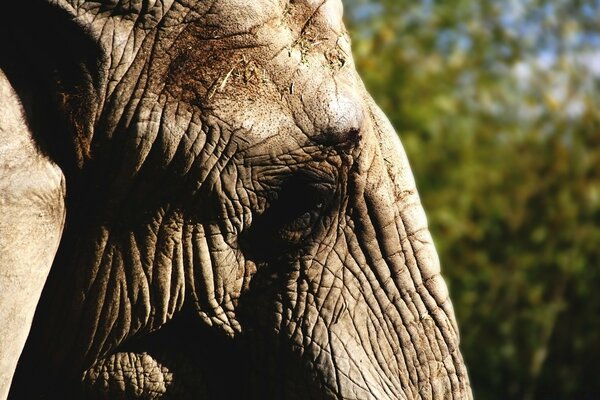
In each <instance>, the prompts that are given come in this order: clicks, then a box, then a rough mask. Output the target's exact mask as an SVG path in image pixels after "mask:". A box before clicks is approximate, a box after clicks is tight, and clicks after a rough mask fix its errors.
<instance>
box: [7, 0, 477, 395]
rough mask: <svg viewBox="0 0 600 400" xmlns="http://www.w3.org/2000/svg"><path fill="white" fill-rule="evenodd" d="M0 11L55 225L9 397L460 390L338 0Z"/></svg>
mask: <svg viewBox="0 0 600 400" xmlns="http://www.w3.org/2000/svg"><path fill="white" fill-rule="evenodd" d="M12 7H13V8H14V10H13V11H14V13H15V14H16V15H19V14H26V15H27V18H23V19H22V20H21V19H19V18H17V19H15V21H13V22H11V21H5V22H6V25H5V27H4V28H3V29H4V33H5V35H3V37H5V38H13V40H12V41H11V43H8V42H9V41H8V40H6V39H5V40H4V41H3V42H2V45H3V48H5V49H7V51H6V52H5V56H4V58H3V59H2V60H1V61H2V63H1V64H0V68H2V70H3V71H5V72H6V74H7V76H8V80H9V81H10V82H11V84H12V85H13V87H14V90H15V92H16V93H18V95H19V96H20V98H21V101H22V103H23V108H24V110H25V113H26V115H27V118H28V124H29V126H30V127H31V131H32V132H33V135H34V137H35V140H36V142H37V143H38V144H39V146H40V148H41V149H42V151H43V152H44V154H47V156H48V157H49V158H50V159H51V160H53V162H55V163H56V164H57V165H58V166H59V167H60V168H61V170H62V172H63V173H64V176H65V180H66V197H65V200H64V202H65V205H66V209H67V217H66V222H65V226H64V230H63V234H62V239H61V243H60V246H59V248H58V251H57V253H56V256H55V258H54V262H53V263H52V268H51V271H50V274H49V276H48V279H47V281H46V285H45V287H44V290H43V292H42V294H41V299H40V302H39V304H38V307H37V310H36V316H35V319H34V321H33V325H32V328H31V332H30V334H29V338H28V341H27V343H26V345H25V348H24V350H23V353H22V355H21V358H20V361H19V365H18V367H17V370H16V372H15V377H14V380H13V384H12V388H11V393H10V396H9V398H14V399H25V398H27V399H41V398H44V399H47V398H86V399H90V398H92V399H95V398H98V399H114V398H125V399H147V398H161V399H166V398H170V399H187V398H211V399H229V398H232V399H233V398H257V399H258V398H273V399H279V398H292V399H293V398H298V399H300V398H301V399H308V398H327V399H413V398H427V399H429V398H431V399H433V398H436V399H437V398H456V399H464V398H470V397H471V393H470V387H469V382H468V377H467V373H466V369H465V366H464V363H463V361H462V357H461V355H460V351H459V348H458V344H459V339H458V330H457V327H456V322H455V320H454V313H453V310H452V305H451V303H450V301H449V298H448V293H447V289H446V286H445V283H444V281H443V280H442V278H441V276H440V274H439V262H438V260H437V256H436V253H435V249H434V247H433V244H432V241H431V237H430V235H429V232H428V230H427V226H426V220H425V216H424V213H423V210H422V208H421V206H420V202H419V199H418V194H417V192H416V189H415V185H414V182H413V179H412V175H411V173H410V167H409V165H408V162H407V160H406V157H405V155H404V152H403V150H402V147H401V144H400V142H399V139H398V137H397V136H396V134H395V133H394V131H393V129H392V127H391V126H390V124H389V122H388V121H387V119H386V118H385V116H384V115H383V114H382V112H381V111H380V110H379V108H378V107H377V106H376V105H375V104H374V103H373V101H372V99H371V98H370V96H369V95H368V93H367V92H366V90H365V88H364V86H363V84H362V82H361V80H360V78H359V77H358V75H357V73H356V71H355V68H354V64H353V60H352V56H351V47H350V39H349V37H348V33H347V31H346V30H345V28H344V26H343V23H342V4H341V2H340V1H339V0H318V1H311V0H302V1H300V0H298V1H283V0H272V1H266V0H261V1H252V2H248V1H242V0H222V1H189V0H188V1H185V0H179V1H174V0H170V1H167V0H164V1H160V0H145V1H118V0H114V1H76V0H72V1H67V0H54V1H50V2H48V3H46V2H43V1H32V2H31V4H29V5H28V6H27V7H29V8H27V10H25V9H24V8H20V7H25V6H23V5H20V6H19V5H14V6H12ZM27 21H30V22H29V23H31V21H33V23H35V24H36V26H37V27H38V28H39V27H41V28H43V31H44V32H45V34H43V35H42V36H40V35H39V34H38V33H35V32H33V31H31V30H30V31H27V32H23V26H26V24H27V23H28V22H27ZM36 32H39V31H36ZM51 33H52V34H51ZM23 48H29V49H34V50H36V51H39V52H40V53H39V54H42V55H43V56H44V57H45V58H44V59H42V58H40V59H38V58H37V57H36V55H35V54H36V51H33V52H30V53H29V54H28V55H27V56H26V59H25V61H23V64H27V67H26V68H21V67H20V64H19V63H17V62H16V61H15V60H17V59H18V58H17V57H16V55H17V54H19V52H22V51H23ZM6 54H10V55H11V56H10V57H9V56H6ZM27 74H35V76H36V79H35V80H32V81H29V80H28V79H27V78H26V77H24V76H26V75H27ZM32 382H35V384H32Z"/></svg>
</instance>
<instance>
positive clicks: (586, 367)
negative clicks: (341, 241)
mask: <svg viewBox="0 0 600 400" xmlns="http://www.w3.org/2000/svg"><path fill="white" fill-rule="evenodd" d="M344 5H345V13H346V22H347V25H348V27H349V29H350V31H351V35H352V38H353V46H354V56H355V60H356V63H357V66H358V69H359V72H360V73H361V75H362V77H363V79H364V81H365V84H366V85H367V87H368V88H369V90H370V91H371V93H372V95H373V96H374V97H375V99H376V100H377V102H378V103H379V105H380V106H381V107H382V108H383V109H384V111H385V112H386V114H387V115H388V117H389V118H390V119H391V121H392V123H393V124H394V126H395V127H396V129H397V131H398V134H399V135H400V137H401V139H402V142H403V144H404V147H405V149H406V151H407V153H408V156H409V159H410V160H411V164H412V167H413V172H414V174H415V179H416V181H417V185H418V187H419V191H420V194H421V197H422V200H423V204H424V207H425V211H426V212H427V214H428V218H429V224H430V228H431V231H432V234H433V237H434V239H435V242H436V246H437V249H438V251H439V254H440V258H441V261H442V272H443V274H444V277H445V278H446V281H447V282H448V284H449V287H450V293H451V296H452V299H453V302H454V307H455V310H456V314H457V318H458V322H459V325H460V328H461V348H462V351H463V355H464V357H465V359H466V363H467V366H468V369H469V374H470V377H471V383H472V385H473V388H474V394H475V397H476V398H477V399H481V400H483V399H509V398H510V399H596V398H600V378H598V372H597V369H596V366H597V363H598V362H599V361H600V296H599V295H598V293H599V292H600V98H599V96H600V1H578V0H568V1H567V0H556V1H541V0H495V1H486V0H456V1H433V0H420V1H408V0H378V1H375V0H371V1H369V0H344Z"/></svg>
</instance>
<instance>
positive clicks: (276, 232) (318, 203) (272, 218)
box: [244, 171, 337, 258]
mask: <svg viewBox="0 0 600 400" xmlns="http://www.w3.org/2000/svg"><path fill="white" fill-rule="evenodd" d="M324 175H325V174H324V173H321V172H315V171H302V172H297V173H295V174H294V175H292V176H290V177H289V178H287V179H286V180H284V181H283V183H282V184H280V185H279V186H278V188H277V189H275V190H276V193H274V195H273V198H272V200H271V201H270V204H269V206H268V207H267V208H266V209H265V211H264V212H263V213H262V214H261V215H258V216H255V219H254V222H253V224H252V227H251V228H250V231H249V232H247V233H246V235H245V236H246V240H244V241H245V242H246V243H247V244H248V246H247V247H248V250H250V251H251V252H253V253H255V254H257V255H258V257H259V258H263V257H269V256H273V255H275V254H276V253H279V252H281V251H285V250H286V249H289V248H290V247H295V246H299V245H302V243H303V242H305V240H306V239H307V238H309V237H310V236H311V234H312V233H313V232H314V230H315V228H316V227H317V226H318V223H319V221H320V220H321V219H322V218H323V217H325V216H327V215H328V214H329V213H330V212H331V208H332V207H331V204H332V199H333V198H334V194H335V192H336V188H337V185H336V183H335V179H334V177H331V176H324Z"/></svg>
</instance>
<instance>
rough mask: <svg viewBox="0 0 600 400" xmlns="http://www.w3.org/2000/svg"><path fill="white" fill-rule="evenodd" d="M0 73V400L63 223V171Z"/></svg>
mask: <svg viewBox="0 0 600 400" xmlns="http://www.w3.org/2000/svg"><path fill="white" fill-rule="evenodd" d="M25 121H26V120H25V112H24V109H23V106H22V104H21V101H20V100H19V97H18V96H17V93H16V92H15V90H14V88H13V86H12V85H11V83H10V82H9V81H8V79H7V77H6V75H5V74H4V73H3V72H2V70H0V399H4V398H6V396H7V394H8V389H9V387H10V383H11V379H12V375H13V372H14V370H15V368H16V364H17V361H18V359H19V355H20V354H21V351H22V349H23V346H24V344H25V340H26V339H27V335H28V334H29V329H30V327H31V322H32V319H33V315H34V312H35V309H36V306H37V302H38V300H39V298H40V294H41V292H42V289H43V287H44V283H45V281H46V277H47V275H48V272H49V270H50V266H51V265H52V261H53V259H54V255H55V253H56V250H57V248H58V244H59V241H60V237H61V233H62V229H63V224H64V220H65V204H64V203H65V202H64V199H65V183H64V176H63V174H62V171H61V169H60V168H59V167H58V166H57V165H56V164H55V163H54V162H52V161H51V160H50V159H49V158H48V157H47V156H46V155H44V154H43V153H42V152H41V151H40V149H39V147H38V146H37V144H36V141H35V139H34V138H33V135H32V133H31V130H30V129H29V127H28V125H27V123H26V122H25Z"/></svg>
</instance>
